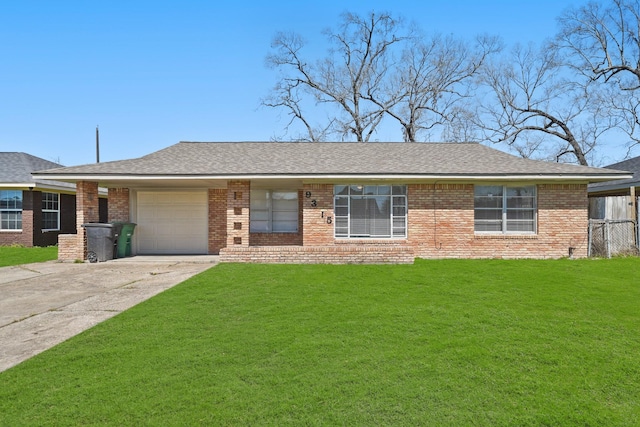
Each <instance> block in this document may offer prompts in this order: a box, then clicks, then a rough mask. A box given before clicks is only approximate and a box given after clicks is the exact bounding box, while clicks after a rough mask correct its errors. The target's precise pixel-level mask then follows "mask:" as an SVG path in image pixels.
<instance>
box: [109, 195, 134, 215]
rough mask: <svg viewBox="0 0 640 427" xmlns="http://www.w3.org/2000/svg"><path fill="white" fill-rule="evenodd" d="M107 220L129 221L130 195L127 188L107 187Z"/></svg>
mask: <svg viewBox="0 0 640 427" xmlns="http://www.w3.org/2000/svg"><path fill="white" fill-rule="evenodd" d="M108 201H109V202H108V204H109V220H108V221H109V222H113V221H119V222H129V221H131V211H130V206H129V203H130V197H129V189H128V188H109V196H108Z"/></svg>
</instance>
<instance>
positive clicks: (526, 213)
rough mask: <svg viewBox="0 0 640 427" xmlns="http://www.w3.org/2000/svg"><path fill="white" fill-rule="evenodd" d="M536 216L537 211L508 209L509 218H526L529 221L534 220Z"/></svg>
mask: <svg viewBox="0 0 640 427" xmlns="http://www.w3.org/2000/svg"><path fill="white" fill-rule="evenodd" d="M534 218H535V212H533V211H530V210H519V211H515V210H510V211H507V220H508V221H510V220H521V219H526V220H528V221H533V219H534Z"/></svg>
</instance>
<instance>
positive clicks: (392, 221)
mask: <svg viewBox="0 0 640 427" xmlns="http://www.w3.org/2000/svg"><path fill="white" fill-rule="evenodd" d="M333 194H334V214H335V228H334V232H335V237H342V238H356V239H361V238H375V239H391V238H404V237H407V186H406V185H336V186H334V193H333Z"/></svg>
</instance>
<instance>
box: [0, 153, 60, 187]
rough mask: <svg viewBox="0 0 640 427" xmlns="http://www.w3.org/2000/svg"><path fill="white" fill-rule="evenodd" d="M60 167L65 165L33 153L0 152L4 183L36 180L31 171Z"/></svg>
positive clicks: (0, 170) (0, 172) (1, 178)
mask: <svg viewBox="0 0 640 427" xmlns="http://www.w3.org/2000/svg"><path fill="white" fill-rule="evenodd" d="M60 167H63V166H62V165H60V164H58V163H54V162H50V161H48V160H45V159H41V158H40V157H36V156H32V155H31V154H27V153H15V152H0V182H2V183H19V184H24V183H30V182H35V181H34V179H33V177H32V176H31V172H34V171H40V170H43V169H53V168H60Z"/></svg>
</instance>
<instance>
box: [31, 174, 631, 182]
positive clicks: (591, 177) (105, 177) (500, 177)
mask: <svg viewBox="0 0 640 427" xmlns="http://www.w3.org/2000/svg"><path fill="white" fill-rule="evenodd" d="M33 176H34V178H40V179H47V180H56V181H63V182H77V181H110V182H114V181H155V180H177V181H180V180H194V179H196V180H200V179H202V180H257V179H322V180H327V179H330V180H346V179H358V178H363V179H380V180H391V179H401V180H472V181H476V180H483V181H487V180H489V181H514V180H519V181H534V180H544V181H588V182H604V181H612V180H620V179H629V178H632V175H624V174H553V173H551V174H511V173H505V174H410V173H408V174H379V173H352V174H346V173H336V174H331V173H328V174H229V175H187V174H184V175H166V174H157V175H135V174H58V175H53V174H51V175H49V174H33Z"/></svg>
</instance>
